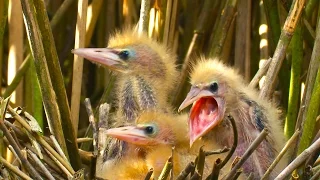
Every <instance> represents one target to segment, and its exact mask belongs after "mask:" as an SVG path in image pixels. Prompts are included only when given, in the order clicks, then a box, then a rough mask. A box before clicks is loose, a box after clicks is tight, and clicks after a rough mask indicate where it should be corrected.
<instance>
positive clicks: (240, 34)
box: [234, 0, 251, 82]
mask: <svg viewBox="0 0 320 180" xmlns="http://www.w3.org/2000/svg"><path fill="white" fill-rule="evenodd" d="M237 10H238V15H237V17H236V32H235V33H236V34H235V55H234V56H235V59H234V65H235V67H237V68H238V69H239V71H240V73H241V74H242V75H244V77H245V80H246V81H248V82H249V80H250V59H251V58H250V55H251V52H250V49H251V48H250V46H251V43H250V42H251V41H250V40H251V0H243V1H239V3H238V6H237Z"/></svg>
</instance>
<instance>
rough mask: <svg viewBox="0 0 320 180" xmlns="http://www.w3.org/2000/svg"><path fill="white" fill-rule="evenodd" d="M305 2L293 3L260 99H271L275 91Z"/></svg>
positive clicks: (296, 1) (297, 1)
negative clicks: (276, 81) (276, 82)
mask: <svg viewBox="0 0 320 180" xmlns="http://www.w3.org/2000/svg"><path fill="white" fill-rule="evenodd" d="M304 3H305V0H295V1H294V2H293V3H292V6H291V10H290V13H289V15H288V17H287V19H286V21H285V24H284V27H283V29H282V32H281V35H280V40H279V42H278V44H277V47H276V50H275V53H274V55H273V57H272V60H271V64H270V67H269V70H268V72H267V75H266V79H265V82H264V84H263V87H262V89H261V91H260V97H263V98H267V99H269V98H270V97H271V94H272V93H273V91H274V89H275V80H276V77H277V75H278V73H279V70H280V68H281V65H282V62H283V60H284V58H285V55H286V49H287V47H288V46H289V43H290V40H291V38H292V36H293V32H294V30H295V28H296V25H297V22H298V20H299V19H300V15H301V13H302V9H303V7H304Z"/></svg>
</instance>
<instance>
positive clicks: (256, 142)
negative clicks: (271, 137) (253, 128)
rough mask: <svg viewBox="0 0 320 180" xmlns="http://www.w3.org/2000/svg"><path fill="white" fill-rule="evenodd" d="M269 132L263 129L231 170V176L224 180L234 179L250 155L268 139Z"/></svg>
mask: <svg viewBox="0 0 320 180" xmlns="http://www.w3.org/2000/svg"><path fill="white" fill-rule="evenodd" d="M267 135H268V131H267V130H266V129H263V131H261V133H260V134H259V136H258V137H257V138H256V139H255V140H254V141H253V142H252V144H251V145H250V146H249V147H248V149H247V150H246V152H244V154H243V156H242V157H241V159H240V160H239V161H238V162H237V163H236V164H235V166H234V167H233V168H232V169H231V171H230V172H229V174H228V175H227V176H226V177H224V178H223V180H230V179H232V178H233V177H234V176H235V174H236V172H237V171H238V169H239V168H240V167H241V166H242V165H243V163H244V162H245V161H246V160H247V159H248V158H249V157H250V155H251V154H252V153H253V152H254V150H255V149H256V148H257V147H258V146H259V145H260V143H261V142H262V141H263V140H264V139H265V138H266V137H267Z"/></svg>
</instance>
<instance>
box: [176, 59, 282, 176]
mask: <svg viewBox="0 0 320 180" xmlns="http://www.w3.org/2000/svg"><path fill="white" fill-rule="evenodd" d="M190 79H191V85H192V86H191V89H190V92H189V93H188V95H187V97H186V98H185V100H184V102H183V103H182V104H181V106H180V108H179V110H182V109H184V108H185V107H187V106H189V105H190V104H193V105H192V108H191V110H190V115H189V129H190V133H189V137H190V143H191V144H192V143H193V142H194V141H195V140H197V139H199V138H200V137H202V139H203V140H211V141H213V142H215V144H216V145H217V146H218V147H223V146H227V147H231V146H232V143H233V133H232V127H231V124H230V122H229V121H228V120H227V119H226V116H227V115H229V114H230V115H231V116H232V117H233V118H234V120H235V121H236V126H237V130H238V146H237V148H236V151H235V153H234V157H235V156H239V157H241V156H242V155H243V153H244V152H245V151H246V150H247V148H248V147H249V145H250V144H251V143H252V141H253V140H254V139H255V138H256V137H257V136H258V135H259V133H260V132H261V131H262V130H263V129H264V128H267V129H268V130H269V135H268V136H267V139H266V140H264V141H263V142H262V143H261V144H260V145H259V147H258V148H257V149H256V150H255V152H254V153H253V154H252V155H251V157H250V158H249V159H248V160H247V161H246V162H245V164H244V165H243V166H242V168H243V170H244V174H247V175H248V174H249V173H253V175H254V179H260V177H261V176H262V175H263V174H264V172H265V171H266V170H267V168H268V167H269V165H270V164H271V163H272V161H273V160H274V159H275V157H276V155H277V154H278V152H279V151H280V150H281V148H282V147H283V145H284V144H285V138H284V134H283V128H282V127H281V125H280V123H281V121H280V120H279V115H278V113H277V109H276V108H275V107H274V106H273V105H272V104H271V103H270V102H268V101H266V100H264V99H261V98H259V96H258V93H257V92H256V90H254V89H253V88H250V87H248V85H247V84H246V83H245V82H244V81H243V78H242V77H241V76H240V75H239V74H238V73H237V72H236V71H235V70H234V69H232V68H230V67H228V66H226V65H224V64H223V63H221V62H220V61H218V60H215V59H209V60H205V59H201V60H200V61H198V64H196V65H195V66H194V68H193V71H192V73H191V75H190ZM285 163H286V159H285V158H284V159H283V160H282V161H281V162H280V164H279V165H278V166H277V168H276V169H275V170H274V172H273V173H272V175H271V177H270V178H271V179H272V178H273V177H275V175H276V174H277V173H279V170H281V169H282V168H283V167H284V165H285Z"/></svg>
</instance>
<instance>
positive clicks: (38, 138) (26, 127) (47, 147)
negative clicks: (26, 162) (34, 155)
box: [8, 106, 75, 174]
mask: <svg viewBox="0 0 320 180" xmlns="http://www.w3.org/2000/svg"><path fill="white" fill-rule="evenodd" d="M8 110H9V112H10V113H11V114H12V116H13V118H15V119H16V120H17V121H18V122H19V123H20V124H21V125H22V126H23V127H24V128H25V129H26V130H27V131H28V132H29V133H31V134H32V135H33V136H34V137H35V138H36V139H37V141H38V142H39V143H40V144H41V145H42V146H44V147H45V148H46V149H47V150H48V151H49V152H50V153H52V155H53V156H54V157H55V158H57V160H58V161H59V162H60V163H61V164H63V165H64V166H65V167H66V168H67V169H68V171H69V172H70V173H71V174H74V173H75V172H74V170H73V169H72V167H71V166H70V164H69V163H67V162H66V161H65V160H64V159H63V158H62V157H61V156H60V155H59V154H58V153H57V152H56V151H55V150H54V149H53V148H52V147H51V146H50V145H49V143H47V141H45V140H44V139H43V137H41V136H40V135H38V134H36V133H33V132H32V130H31V128H30V126H29V125H28V124H27V123H26V122H25V121H24V119H23V118H22V117H21V116H20V115H19V114H17V112H16V111H15V110H14V109H12V108H11V107H10V106H8Z"/></svg>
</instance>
